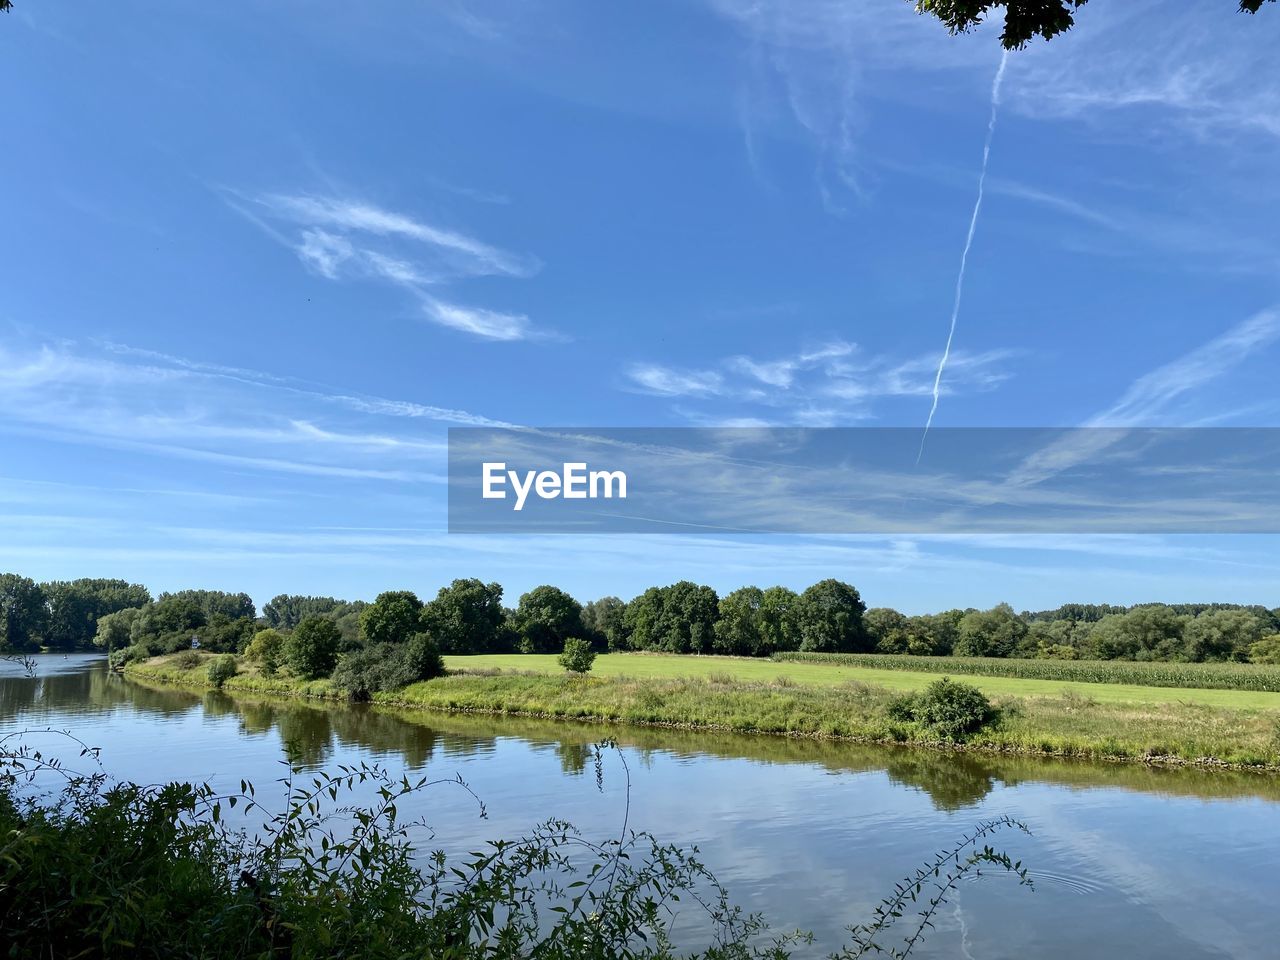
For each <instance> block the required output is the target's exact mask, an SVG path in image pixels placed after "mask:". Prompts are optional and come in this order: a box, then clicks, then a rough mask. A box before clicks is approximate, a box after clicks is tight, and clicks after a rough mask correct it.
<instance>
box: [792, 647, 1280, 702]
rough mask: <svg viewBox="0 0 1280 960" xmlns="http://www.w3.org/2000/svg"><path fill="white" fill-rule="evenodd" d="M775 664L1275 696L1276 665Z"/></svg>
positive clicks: (980, 660)
mask: <svg viewBox="0 0 1280 960" xmlns="http://www.w3.org/2000/svg"><path fill="white" fill-rule="evenodd" d="M771 659H772V660H774V661H777V662H779V663H830V664H834V665H836V666H842V667H870V668H874V669H877V670H909V671H912V672H915V673H943V674H948V675H952V676H954V675H956V674H967V675H969V676H977V677H1011V678H1014V679H1018V680H1071V681H1076V682H1079V683H1125V684H1134V685H1137V686H1143V687H1182V688H1187V689H1190V688H1198V689H1202V690H1250V691H1254V692H1257V693H1280V667H1273V666H1263V665H1261V664H1256V663H1164V662H1161V663H1142V662H1136V661H1133V660H1014V659H1009V660H1005V659H1002V658H999V657H912V656H905V655H902V654H885V653H775V654H774V655H773V657H772V658H771Z"/></svg>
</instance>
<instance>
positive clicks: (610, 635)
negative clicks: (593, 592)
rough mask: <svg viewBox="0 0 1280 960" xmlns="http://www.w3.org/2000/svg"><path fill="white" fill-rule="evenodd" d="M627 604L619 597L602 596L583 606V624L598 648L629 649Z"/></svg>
mask: <svg viewBox="0 0 1280 960" xmlns="http://www.w3.org/2000/svg"><path fill="white" fill-rule="evenodd" d="M626 612H627V605H626V604H625V603H623V602H622V601H621V600H620V599H618V598H617V597H601V598H600V599H599V600H592V601H590V602H589V603H587V605H586V606H585V607H583V608H582V625H583V626H584V627H586V628H587V633H588V634H589V635H590V637H591V639H592V641H593V642H594V643H595V645H596V646H597V647H598V648H601V649H605V650H625V649H627V627H626V623H625V615H626Z"/></svg>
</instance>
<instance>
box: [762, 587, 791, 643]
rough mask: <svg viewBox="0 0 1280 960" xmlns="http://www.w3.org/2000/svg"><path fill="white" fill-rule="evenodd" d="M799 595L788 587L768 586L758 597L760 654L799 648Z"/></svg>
mask: <svg viewBox="0 0 1280 960" xmlns="http://www.w3.org/2000/svg"><path fill="white" fill-rule="evenodd" d="M799 602H800V595H799V594H798V593H796V592H795V591H794V590H792V589H790V588H789V587H769V588H768V589H767V590H765V592H764V593H763V594H762V595H761V597H760V655H761V656H765V657H767V656H769V655H770V654H774V653H778V652H781V651H784V650H799V649H800V624H799V622H798V621H797V619H796V606H797V604H799Z"/></svg>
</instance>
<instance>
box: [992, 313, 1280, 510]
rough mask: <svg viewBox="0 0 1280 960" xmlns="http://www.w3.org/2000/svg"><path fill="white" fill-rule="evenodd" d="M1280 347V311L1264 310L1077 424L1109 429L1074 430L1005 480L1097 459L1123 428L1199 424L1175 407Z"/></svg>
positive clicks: (1027, 479)
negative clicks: (1268, 351)
mask: <svg viewBox="0 0 1280 960" xmlns="http://www.w3.org/2000/svg"><path fill="white" fill-rule="evenodd" d="M1277 341H1280V309H1274V308H1273V309H1269V310H1263V311H1261V312H1259V313H1256V314H1254V315H1253V316H1251V317H1249V318H1247V319H1245V320H1243V321H1241V322H1240V323H1238V324H1236V325H1235V326H1233V327H1231V328H1230V329H1229V330H1227V331H1225V332H1224V333H1222V334H1219V335H1218V336H1216V337H1214V338H1213V339H1211V340H1209V341H1207V342H1205V343H1203V344H1201V345H1200V346H1198V347H1196V348H1195V349H1193V350H1190V351H1188V352H1187V353H1185V354H1183V355H1182V356H1180V357H1178V358H1177V359H1175V360H1172V361H1170V362H1168V363H1165V364H1162V365H1160V366H1158V367H1156V368H1155V369H1153V370H1150V371H1149V372H1147V373H1145V374H1143V375H1142V376H1140V377H1138V378H1137V379H1136V380H1134V381H1133V383H1131V384H1130V385H1129V387H1128V389H1126V390H1125V392H1124V393H1123V394H1121V396H1120V397H1119V398H1118V399H1117V400H1116V401H1115V402H1114V403H1112V404H1111V405H1110V406H1108V407H1106V408H1104V409H1102V410H1099V411H1098V412H1097V413H1095V414H1094V415H1093V416H1091V417H1089V418H1088V419H1087V420H1085V422H1084V423H1082V424H1081V426H1083V427H1097V428H1112V429H1097V430H1078V431H1075V432H1073V433H1071V434H1069V435H1068V436H1067V437H1066V438H1065V439H1063V440H1060V441H1055V442H1053V443H1050V444H1048V445H1047V446H1046V447H1045V448H1044V449H1042V450H1039V451H1036V452H1035V453H1034V454H1032V455H1031V456H1029V457H1028V458H1027V459H1026V460H1025V461H1024V462H1023V463H1022V465H1021V466H1020V467H1019V469H1018V470H1016V471H1014V473H1013V474H1012V475H1011V476H1010V477H1009V478H1008V481H1007V483H1008V485H1009V486H1011V487H1024V486H1029V485H1031V484H1036V483H1041V482H1043V481H1044V480H1046V479H1048V478H1050V477H1053V476H1055V475H1056V474H1058V473H1061V472H1062V471H1064V470H1069V469H1071V468H1072V467H1074V466H1076V465H1078V464H1081V463H1085V462H1088V461H1090V460H1092V459H1094V458H1097V457H1101V456H1102V455H1104V454H1105V453H1106V452H1107V451H1108V450H1110V449H1112V448H1113V447H1115V446H1116V445H1117V444H1119V443H1120V442H1121V441H1122V440H1123V439H1124V433H1125V431H1124V430H1122V429H1115V428H1124V427H1139V426H1141V427H1155V426H1185V425H1188V421H1191V425H1196V424H1197V423H1199V422H1201V421H1203V420H1204V419H1206V418H1205V416H1204V414H1203V413H1202V412H1196V413H1193V414H1189V413H1188V411H1187V410H1186V409H1185V407H1179V406H1178V404H1179V403H1180V402H1181V401H1183V400H1185V399H1186V398H1188V397H1193V396H1194V395H1195V394H1196V392H1197V391H1200V390H1202V389H1204V388H1205V387H1207V386H1208V385H1210V384H1212V383H1214V382H1215V381H1217V380H1220V379H1221V378H1222V377H1224V376H1225V375H1226V374H1228V373H1231V372H1232V371H1234V370H1236V369H1237V368H1238V367H1240V366H1241V365H1242V364H1243V363H1245V361H1247V360H1249V359H1250V358H1253V357H1257V356H1258V355H1259V354H1260V352H1261V351H1263V350H1265V349H1266V348H1267V347H1270V346H1273V345H1274V344H1275V343H1276V342H1277Z"/></svg>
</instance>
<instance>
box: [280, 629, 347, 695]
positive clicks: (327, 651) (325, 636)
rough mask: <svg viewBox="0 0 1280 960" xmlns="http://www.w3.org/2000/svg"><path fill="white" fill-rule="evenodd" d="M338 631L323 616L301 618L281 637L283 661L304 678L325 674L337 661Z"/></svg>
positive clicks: (309, 678) (331, 670) (313, 677)
mask: <svg viewBox="0 0 1280 960" xmlns="http://www.w3.org/2000/svg"><path fill="white" fill-rule="evenodd" d="M341 639H342V635H341V634H340V633H338V628H337V626H336V625H335V624H334V622H333V621H332V620H330V619H328V618H327V617H316V616H311V617H307V618H306V619H305V620H303V621H302V622H301V623H300V624H298V626H297V627H296V628H295V629H294V631H293V633H291V634H289V636H288V637H286V638H285V641H284V651H283V653H284V661H285V663H287V664H288V665H289V669H290V670H292V671H293V672H294V673H296V674H297V675H298V676H300V677H302V678H303V679H304V680H314V679H316V678H317V677H327V676H328V675H329V674H331V673H333V668H334V667H335V666H337V663H338V641H339V640H341Z"/></svg>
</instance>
